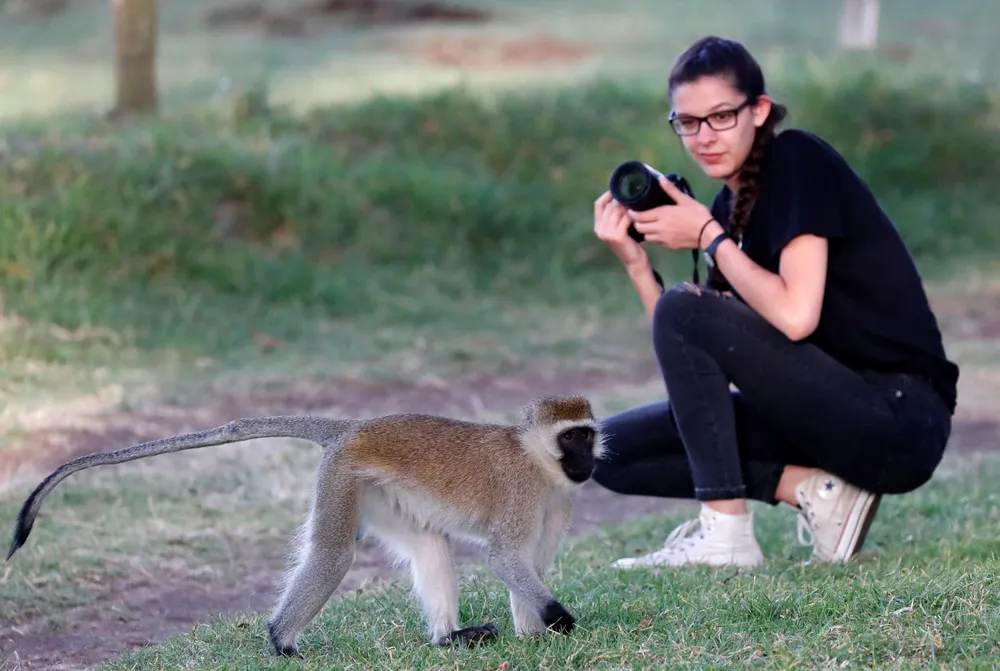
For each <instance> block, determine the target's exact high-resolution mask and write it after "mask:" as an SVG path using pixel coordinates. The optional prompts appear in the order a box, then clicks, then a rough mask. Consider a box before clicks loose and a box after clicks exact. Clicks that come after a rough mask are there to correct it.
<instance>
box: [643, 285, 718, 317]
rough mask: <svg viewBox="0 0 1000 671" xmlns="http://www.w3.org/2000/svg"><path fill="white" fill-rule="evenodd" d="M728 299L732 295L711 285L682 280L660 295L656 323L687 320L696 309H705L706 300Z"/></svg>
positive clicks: (654, 315)
mask: <svg viewBox="0 0 1000 671" xmlns="http://www.w3.org/2000/svg"><path fill="white" fill-rule="evenodd" d="M718 298H722V299H728V298H731V296H730V295H729V294H727V293H723V292H721V291H719V290H718V289H715V288H713V287H710V286H706V285H701V284H695V283H694V282H681V283H679V284H675V285H673V286H672V287H670V288H669V289H667V290H666V291H665V292H663V295H662V296H660V299H659V301H657V303H656V310H655V312H654V314H653V322H654V324H660V325H667V324H671V323H673V324H679V323H680V322H686V321H687V316H688V315H690V314H691V312H692V311H693V310H695V309H698V310H703V309H704V301H705V300H713V299H718Z"/></svg>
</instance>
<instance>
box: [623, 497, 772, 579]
mask: <svg viewBox="0 0 1000 671" xmlns="http://www.w3.org/2000/svg"><path fill="white" fill-rule="evenodd" d="M763 561H764V553H763V552H761V549H760V546H759V545H758V544H757V539H756V538H755V537H754V526H753V513H751V512H746V513H743V514H740V515H729V514H726V513H720V512H718V511H716V510H713V509H711V508H709V507H708V506H707V505H705V504H702V506H701V514H700V515H699V516H698V517H696V518H694V519H692V520H688V521H687V522H684V523H683V524H681V525H680V526H678V527H677V528H676V529H674V530H673V531H672V532H671V533H670V535H669V536H668V537H667V541H666V542H665V543H664V544H663V548H662V549H660V550H657V551H655V552H651V553H649V554H647V555H643V556H640V557H626V558H624V559H619V560H618V561H616V562H614V563H612V564H611V565H612V566H613V567H615V568H639V567H650V566H690V565H697V564H707V565H709V566H728V565H735V566H756V565H758V564H761V563H763Z"/></svg>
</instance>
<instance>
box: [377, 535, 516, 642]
mask: <svg viewBox="0 0 1000 671" xmlns="http://www.w3.org/2000/svg"><path fill="white" fill-rule="evenodd" d="M374 532H375V533H376V534H377V535H378V536H379V537H380V538H381V539H382V541H383V542H384V543H385V544H386V545H387V546H388V547H389V548H390V549H391V550H392V551H393V552H394V553H395V554H396V555H397V556H398V557H400V558H405V559H407V560H408V561H409V564H410V576H411V579H412V583H413V591H414V593H415V594H416V596H417V598H418V599H420V603H421V605H422V607H423V611H424V618H425V620H426V622H427V629H428V632H427V633H428V636H429V638H430V640H431V642H432V643H435V644H437V645H450V644H452V643H456V642H461V643H467V644H470V645H471V644H475V643H480V642H483V641H486V640H488V639H491V638H493V637H495V636H498V635H499V633H500V632H499V630H498V629H497V628H496V626H494V625H493V624H491V623H486V624H484V625H480V626H476V627H466V628H464V629H458V584H457V581H456V578H455V568H454V563H453V561H452V556H451V550H450V548H449V547H448V541H447V539H446V538H445V537H444V536H443V535H441V534H439V533H434V532H430V531H422V530H419V529H415V528H412V527H409V526H407V525H405V524H404V523H402V522H398V521H397V522H394V523H391V524H385V525H380V526H379V527H378V528H377V529H375V530H374Z"/></svg>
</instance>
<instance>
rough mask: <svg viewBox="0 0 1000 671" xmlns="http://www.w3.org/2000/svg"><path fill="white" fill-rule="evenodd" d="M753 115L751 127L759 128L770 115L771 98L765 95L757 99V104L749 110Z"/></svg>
mask: <svg viewBox="0 0 1000 671" xmlns="http://www.w3.org/2000/svg"><path fill="white" fill-rule="evenodd" d="M750 112H751V114H753V125H754V126H756V127H757V128H760V127H761V126H763V125H764V122H765V121H767V116H768V115H769V114H770V113H771V96H769V95H767V94H766V93H764V94H762V95H761V96H760V97H759V98H757V102H755V103H754V104H753V106H752V107H751V108H750Z"/></svg>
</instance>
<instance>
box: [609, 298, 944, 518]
mask: <svg viewBox="0 0 1000 671" xmlns="http://www.w3.org/2000/svg"><path fill="white" fill-rule="evenodd" d="M653 346H654V349H655V351H656V356H657V358H658V359H659V363H660V368H661V370H662V373H663V378H664V381H665V383H666V390H667V396H668V397H669V401H660V402H654V403H651V404H649V405H644V406H641V407H637V408H633V409H630V410H626V411H624V412H621V413H619V414H616V415H612V416H610V417H608V418H606V419H605V420H603V422H602V424H603V427H604V430H605V431H606V432H607V434H608V441H607V446H608V451H607V454H606V456H605V457H604V458H603V459H602V460H601V461H600V462H599V463H598V467H597V470H596V472H595V474H594V479H595V480H596V481H597V482H598V483H599V484H601V485H603V486H604V487H606V488H608V489H611V490H613V491H616V492H619V493H622V494H637V495H644V496H661V497H669V498H687V499H690V498H695V499H698V500H701V501H711V500H716V499H732V498H750V499H755V500H759V501H764V502H767V503H770V504H776V503H777V501H776V499H775V491H776V489H777V486H778V480H779V479H780V477H781V474H782V471H783V470H784V467H785V465H786V464H793V465H799V466H807V467H818V468H822V469H824V470H826V471H828V472H830V473H833V474H834V475H838V476H840V477H841V478H843V479H844V480H846V481H847V482H850V483H852V484H854V485H856V486H858V487H861V488H862V489H866V490H868V491H871V492H875V493H880V494H893V493H902V492H906V491H911V490H913V489H916V488H917V487H919V486H920V485H922V484H924V483H925V482H927V481H928V480H929V479H930V478H931V476H932V475H933V473H934V470H935V469H936V468H937V465H938V463H939V462H940V461H941V457H942V456H943V453H944V448H945V445H946V443H947V441H948V437H949V435H950V433H951V415H950V414H949V412H948V410H947V407H946V406H945V404H944V402H943V401H942V399H941V398H940V397H939V396H938V395H937V394H936V393H935V392H934V391H933V389H932V388H931V387H930V385H929V384H927V383H926V382H925V381H924V380H922V379H920V378H918V377H915V376H910V375H905V374H886V373H874V372H867V371H861V372H859V371H854V370H852V369H850V368H847V367H845V366H844V365H842V364H841V363H839V362H838V361H836V360H835V359H833V358H832V357H830V356H829V355H827V354H826V353H825V352H823V351H822V350H821V349H819V348H818V347H816V346H814V345H812V344H809V343H796V342H793V341H792V340H790V339H788V338H787V337H786V336H785V335H784V334H783V333H781V332H780V331H779V330H778V329H776V328H775V327H774V326H772V325H771V324H770V323H769V322H767V321H766V320H765V319H764V318H763V317H761V316H760V315H758V314H757V313H756V312H755V311H754V310H752V309H751V308H750V307H749V306H747V305H746V304H744V303H743V302H742V301H739V300H738V299H735V298H731V297H727V296H723V295H720V294H718V293H715V292H713V291H712V290H710V289H705V288H701V293H700V294H699V293H696V291H694V290H692V288H691V285H680V286H677V287H673V288H671V289H670V290H668V291H667V292H665V293H664V294H663V296H661V298H660V300H659V302H658V303H657V306H656V310H655V312H654V315H653ZM730 383H732V384H733V385H734V386H735V387H736V388H737V389H738V391H736V392H733V391H731V390H730Z"/></svg>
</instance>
